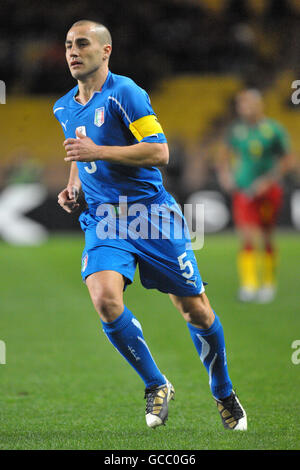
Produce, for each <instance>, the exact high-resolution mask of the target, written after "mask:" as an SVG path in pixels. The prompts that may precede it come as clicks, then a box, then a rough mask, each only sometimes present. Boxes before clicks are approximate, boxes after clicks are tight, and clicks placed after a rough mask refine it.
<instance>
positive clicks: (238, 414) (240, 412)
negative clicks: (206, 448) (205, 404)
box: [215, 391, 247, 431]
mask: <svg viewBox="0 0 300 470" xmlns="http://www.w3.org/2000/svg"><path fill="white" fill-rule="evenodd" d="M215 401H216V404H217V408H218V411H219V413H220V416H221V420H222V423H223V426H224V428H225V429H231V430H232V431H247V415H246V411H245V410H244V408H243V407H242V405H241V404H240V402H239V399H238V397H237V395H236V393H235V392H234V391H232V392H231V395H230V396H229V397H227V398H225V399H224V400H218V399H216V398H215Z"/></svg>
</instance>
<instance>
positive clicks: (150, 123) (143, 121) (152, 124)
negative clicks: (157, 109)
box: [129, 114, 164, 142]
mask: <svg viewBox="0 0 300 470" xmlns="http://www.w3.org/2000/svg"><path fill="white" fill-rule="evenodd" d="M129 129H130V130H131V132H132V133H133V135H134V137H135V138H136V139H137V140H138V141H139V142H140V141H141V140H142V139H144V138H145V137H149V136H150V135H153V134H163V132H164V131H163V130H162V127H161V125H160V124H159V122H158V120H157V117H156V116H155V115H154V114H150V115H149V116H144V117H142V118H140V119H137V120H136V121H134V122H132V123H131V124H130V125H129Z"/></svg>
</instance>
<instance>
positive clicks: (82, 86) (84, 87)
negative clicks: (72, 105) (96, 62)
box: [75, 68, 108, 104]
mask: <svg viewBox="0 0 300 470" xmlns="http://www.w3.org/2000/svg"><path fill="white" fill-rule="evenodd" d="M107 74H108V68H105V69H104V70H100V69H99V70H97V72H95V73H94V74H93V75H90V76H88V77H86V78H85V79H84V80H78V93H77V95H76V97H75V99H76V101H78V102H79V103H81V104H86V103H87V102H88V101H89V100H90V99H91V97H92V96H93V94H94V93H95V91H101V88H102V86H103V84H104V82H105V80H106V78H107Z"/></svg>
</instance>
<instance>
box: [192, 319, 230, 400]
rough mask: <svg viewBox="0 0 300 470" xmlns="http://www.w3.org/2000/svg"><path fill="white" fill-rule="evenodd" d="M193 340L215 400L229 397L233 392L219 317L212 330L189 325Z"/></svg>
mask: <svg viewBox="0 0 300 470" xmlns="http://www.w3.org/2000/svg"><path fill="white" fill-rule="evenodd" d="M188 328H189V330H190V333H191V337H192V340H193V342H194V345H195V347H196V349H197V352H198V354H199V356H200V359H201V361H202V362H203V364H204V366H205V368H206V370H207V372H208V375H209V386H210V389H211V391H212V394H213V396H214V397H215V398H218V399H222V398H226V397H228V396H229V395H230V394H231V392H232V383H231V380H230V378H229V374H228V369H227V361H226V350H225V341H224V333H223V327H222V325H221V322H220V320H219V318H218V317H217V315H215V320H214V322H213V324H212V325H211V327H210V328H208V329H201V328H197V327H196V326H194V325H191V324H190V323H188Z"/></svg>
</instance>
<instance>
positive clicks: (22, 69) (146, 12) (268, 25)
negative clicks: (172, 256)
mask: <svg viewBox="0 0 300 470" xmlns="http://www.w3.org/2000/svg"><path fill="white" fill-rule="evenodd" d="M83 18H85V19H92V20H97V21H99V22H102V23H104V24H105V25H106V26H107V27H108V28H109V29H110V31H111V33H112V38H113V53H112V58H111V64H110V69H111V70H112V71H113V72H115V73H117V74H121V75H127V76H129V77H131V78H132V79H134V80H135V81H136V82H137V83H138V84H139V85H140V86H142V87H143V88H144V89H146V90H147V92H148V93H149V94H150V97H151V101H152V104H153V108H154V110H155V112H156V113H157V115H158V117H159V120H160V122H161V124H162V126H163V128H164V130H165V133H166V135H167V137H168V140H169V145H170V150H171V158H170V164H169V166H168V167H167V168H166V169H163V173H164V181H165V185H166V187H167V189H168V190H169V191H170V192H171V193H172V194H173V195H174V196H175V197H176V198H177V200H178V201H179V202H180V203H181V204H184V203H185V202H188V201H191V200H193V201H196V202H197V201H199V200H201V201H202V202H203V201H204V202H205V203H206V207H207V210H206V214H205V217H206V220H205V228H206V231H207V232H218V231H222V230H225V229H228V228H230V227H231V226H232V220H231V213H230V205H229V198H228V195H227V194H224V192H223V191H222V188H220V186H219V184H218V181H217V178H216V171H215V165H216V158H217V155H218V146H219V144H220V142H221V140H222V136H223V132H224V129H225V128H226V126H227V125H228V123H229V122H230V121H231V120H232V118H233V117H234V106H233V102H234V97H235V95H236V93H237V92H238V91H239V90H241V89H243V88H244V87H248V86H250V87H256V88H258V89H259V90H261V91H262V93H263V96H264V101H265V111H266V115H267V116H269V117H272V118H274V119H276V120H278V121H279V122H280V123H281V124H282V125H283V126H284V127H285V128H286V129H287V131H288V133H289V134H290V138H291V142H292V148H293V152H294V153H295V155H296V158H297V160H298V162H300V132H299V124H300V105H298V106H297V105H295V104H293V103H292V101H291V95H292V92H293V89H292V83H293V81H294V80H297V79H300V70H299V64H300V62H299V57H300V2H299V0H154V1H153V0H136V1H133V0H128V1H126V7H125V2H124V1H123V0H111V1H110V2H95V1H91V0H86V1H85V2H74V1H72V2H69V1H64V2H58V1H53V0H51V1H50V0H44V1H43V2H39V1H34V0H32V1H31V0H24V1H22V2H20V1H16V0H2V1H1V4H0V63H1V72H0V79H1V80H2V81H4V82H5V85H6V104H3V105H1V106H0V116H1V127H0V129H1V130H0V133H1V158H0V216H1V217H0V221H1V220H2V222H0V237H1V238H3V239H4V240H6V241H9V242H11V243H16V244H18V243H20V244H31V243H35V241H43V240H44V239H46V238H47V236H48V234H49V233H50V232H51V231H69V230H70V231H76V230H79V225H78V222H77V217H78V214H77V215H74V216H67V215H66V214H65V213H64V211H62V210H61V209H60V208H59V207H58V206H57V193H58V192H59V191H60V190H61V189H62V188H64V187H65V184H66V181H67V177H68V171H69V166H68V165H67V164H66V163H65V162H64V160H63V158H64V151H63V147H62V142H63V140H64V136H63V132H62V130H61V128H60V126H59V124H58V123H57V121H56V119H55V118H54V116H53V114H52V107H53V104H54V102H55V101H56V99H57V98H58V97H60V96H62V95H63V94H65V93H66V92H67V91H68V90H69V89H70V88H72V87H73V86H74V85H75V82H74V80H73V79H72V78H71V76H70V74H69V71H68V69H67V66H66V63H65V52H64V40H65V35H66V32H67V30H68V28H69V27H70V26H71V25H72V23H73V22H74V21H76V20H78V19H83ZM298 168H299V165H298ZM284 188H285V202H284V208H283V210H282V213H281V218H280V225H281V226H284V227H287V228H292V229H295V230H300V211H299V209H298V207H299V206H300V171H299V170H298V169H296V170H295V171H294V172H293V174H292V175H289V176H288V177H287V178H286V181H285V183H284ZM8 207H9V213H8V210H7V208H8ZM24 216H26V217H24ZM20 224H21V225H20Z"/></svg>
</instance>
